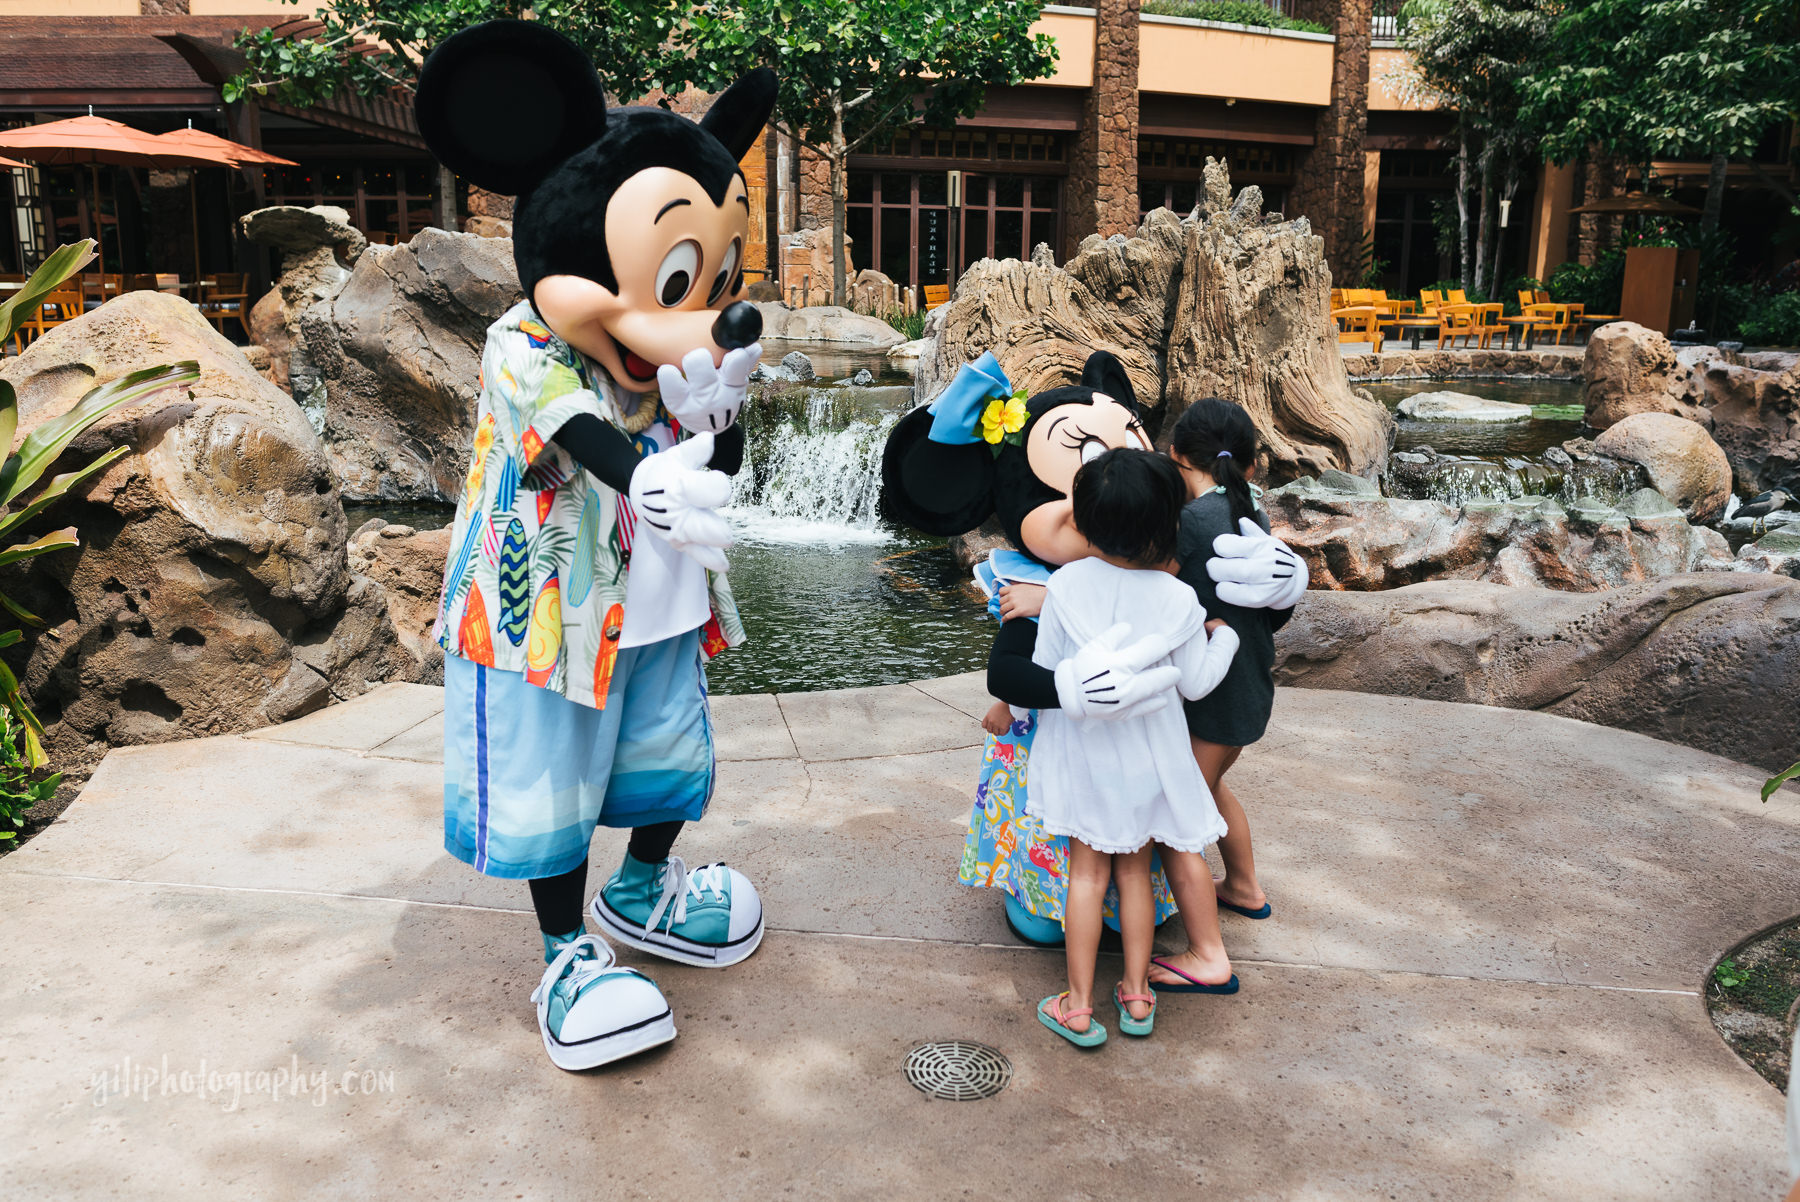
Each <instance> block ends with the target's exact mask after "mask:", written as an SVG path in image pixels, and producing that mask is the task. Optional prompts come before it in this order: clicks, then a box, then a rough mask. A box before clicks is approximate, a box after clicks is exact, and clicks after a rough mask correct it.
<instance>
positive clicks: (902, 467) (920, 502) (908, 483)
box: [881, 351, 1146, 554]
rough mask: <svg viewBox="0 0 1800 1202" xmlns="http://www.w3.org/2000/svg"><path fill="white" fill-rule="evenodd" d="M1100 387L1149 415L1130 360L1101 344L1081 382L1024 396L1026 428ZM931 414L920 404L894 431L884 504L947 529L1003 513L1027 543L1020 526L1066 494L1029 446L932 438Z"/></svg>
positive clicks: (919, 523)
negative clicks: (1130, 373)
mask: <svg viewBox="0 0 1800 1202" xmlns="http://www.w3.org/2000/svg"><path fill="white" fill-rule="evenodd" d="M1097 392H1098V393H1104V394H1106V395H1107V396H1110V397H1111V398H1112V399H1113V400H1115V401H1117V402H1119V404H1121V405H1124V406H1125V407H1126V408H1127V409H1129V410H1131V412H1132V413H1133V414H1135V415H1136V416H1137V418H1138V420H1139V421H1143V420H1144V419H1145V417H1146V413H1145V410H1144V408H1143V406H1141V405H1139V404H1138V402H1137V394H1136V393H1135V392H1134V391H1133V390H1132V387H1131V380H1130V378H1129V377H1127V376H1126V374H1125V365H1124V364H1122V363H1121V362H1119V360H1118V358H1117V357H1116V356H1115V355H1113V354H1112V353H1111V352H1109V351H1095V352H1094V353H1093V354H1091V355H1089V356H1088V359H1087V362H1086V363H1085V364H1084V365H1083V366H1082V370H1081V383H1080V384H1070V385H1066V386H1064V387H1061V388H1051V389H1048V390H1047V391H1044V392H1040V393H1038V394H1037V395H1036V396H1034V397H1032V398H1031V399H1030V400H1029V401H1027V402H1025V414H1026V417H1025V426H1024V428H1023V429H1022V430H1021V431H1020V433H1021V434H1023V435H1025V436H1027V437H1029V436H1030V434H1031V430H1032V427H1033V426H1035V425H1036V424H1037V423H1038V422H1039V421H1041V420H1043V418H1044V416H1045V415H1046V414H1048V413H1049V412H1050V411H1051V410H1053V409H1058V408H1060V407H1062V406H1063V405H1089V404H1092V403H1093V400H1094V394H1095V393H1097ZM931 416H932V415H931V411H930V407H929V406H928V405H921V406H919V407H918V408H917V409H914V410H913V411H912V412H911V413H908V414H907V415H906V416H905V417H903V418H901V419H900V421H899V423H898V424H897V425H895V427H894V429H893V432H892V433H890V434H889V435H888V441H887V446H886V447H885V448H883V451H882V458H881V503H882V507H883V510H884V511H885V512H886V513H887V515H888V516H889V517H892V518H895V519H896V520H898V521H901V522H904V523H905V524H906V525H908V526H911V527H913V528H914V529H917V530H922V531H924V532H925V533H926V534H935V535H938V536H940V537H948V536H950V535H955V534H963V533H966V532H968V531H970V530H974V529H976V528H977V527H978V526H980V525H981V524H982V523H983V522H985V521H987V519H988V518H990V517H996V518H998V519H999V521H1000V528H1001V530H1002V531H1004V532H1005V534H1006V537H1007V539H1008V540H1009V541H1010V542H1011V543H1012V545H1013V546H1015V547H1017V548H1018V549H1019V550H1020V551H1025V542H1024V539H1023V537H1022V535H1021V533H1020V531H1021V528H1022V527H1023V525H1024V522H1025V519H1026V517H1028V516H1029V515H1030V514H1031V511H1032V510H1034V509H1037V508H1038V507H1039V506H1041V505H1047V504H1049V503H1050V502H1052V501H1060V500H1064V499H1065V498H1064V496H1063V494H1062V493H1060V492H1058V491H1057V490H1056V489H1054V488H1051V487H1050V486H1049V485H1048V484H1045V483H1044V482H1043V481H1042V480H1040V479H1038V477H1037V473H1036V472H1034V471H1032V470H1031V460H1030V458H1029V456H1027V454H1026V452H1025V448H1024V447H1023V446H1015V445H1013V444H1011V443H1005V444H1002V445H1001V447H1000V448H999V453H998V454H996V453H995V452H994V450H993V448H991V447H990V446H988V444H987V443H984V442H977V443H971V444H963V445H946V444H944V443H936V442H932V441H930V439H929V438H928V437H927V435H928V434H929V432H930V430H931ZM1026 554H1030V552H1028V551H1026Z"/></svg>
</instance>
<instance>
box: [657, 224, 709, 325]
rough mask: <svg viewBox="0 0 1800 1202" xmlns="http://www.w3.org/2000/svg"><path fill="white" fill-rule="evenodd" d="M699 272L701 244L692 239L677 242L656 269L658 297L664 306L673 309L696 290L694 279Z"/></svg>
mask: <svg viewBox="0 0 1800 1202" xmlns="http://www.w3.org/2000/svg"><path fill="white" fill-rule="evenodd" d="M699 274H700V244H699V243H698V242H695V241H693V240H692V239H689V240H688V241H686V242H678V243H676V244H675V249H673V250H671V251H670V252H669V253H668V254H666V255H664V256H663V261H662V266H661V267H658V268H657V269H656V299H657V300H658V301H660V302H661V303H662V307H663V308H665V309H673V308H674V307H675V306H676V305H679V304H680V303H681V302H682V301H684V300H686V299H687V298H688V293H690V292H692V291H693V290H694V280H695V278H696V277H698V276H699Z"/></svg>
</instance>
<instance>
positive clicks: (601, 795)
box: [444, 630, 713, 880]
mask: <svg viewBox="0 0 1800 1202" xmlns="http://www.w3.org/2000/svg"><path fill="white" fill-rule="evenodd" d="M712 791H713V733H712V718H711V715H710V714H709V713H708V712H707V706H706V669H705V667H704V660H703V657H702V655H701V653H700V632H699V631H697V630H693V631H689V632H688V633H687V634H684V635H681V636H679V637H677V638H672V639H664V640H662V641H661V642H657V643H650V644H647V645H645V646H642V647H626V648H622V649H621V650H620V651H619V658H618V661H617V662H616V664H615V665H614V668H613V678H612V685H611V688H610V689H609V690H608V691H607V695H606V708H605V709H600V710H597V709H594V708H592V707H591V706H586V705H582V704H580V703H579V702H575V701H570V700H568V699H567V698H565V697H563V696H562V695H561V694H558V693H553V692H551V691H550V690H548V689H542V688H539V687H537V686H536V685H533V684H528V683H527V682H526V680H525V678H524V676H522V675H520V674H519V673H517V672H507V671H503V670H500V669H497V668H486V667H483V666H481V665H480V664H476V663H472V662H470V661H468V660H465V659H462V658H460V657H458V656H454V655H447V656H445V657H444V850H446V851H448V852H449V853H450V854H451V855H453V856H455V857H456V858H457V859H459V860H461V861H463V862H464V863H465V864H469V865H472V866H473V867H474V868H475V870H476V871H477V872H480V873H483V874H485V875H487V876H496V877H506V878H508V879H511V880H537V879H541V878H543V877H549V876H557V875H559V874H561V873H564V872H568V871H569V870H570V869H572V868H575V867H576V866H577V865H580V864H583V863H585V862H586V861H587V856H588V843H589V842H590V841H591V840H592V838H593V835H594V828H595V827H596V826H610V827H639V826H649V825H650V824H652V823H657V822H676V821H683V822H693V821H697V820H698V819H699V818H700V817H701V816H702V815H704V814H705V813H706V806H707V803H708V802H710V801H711V800H712Z"/></svg>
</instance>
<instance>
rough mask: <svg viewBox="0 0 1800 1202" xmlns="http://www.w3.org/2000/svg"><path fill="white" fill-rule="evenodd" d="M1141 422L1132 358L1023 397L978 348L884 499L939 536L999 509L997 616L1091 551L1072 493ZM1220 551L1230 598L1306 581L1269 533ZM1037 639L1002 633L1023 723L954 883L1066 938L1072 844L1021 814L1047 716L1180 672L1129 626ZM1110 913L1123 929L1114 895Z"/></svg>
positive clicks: (1161, 907) (935, 407)
mask: <svg viewBox="0 0 1800 1202" xmlns="http://www.w3.org/2000/svg"><path fill="white" fill-rule="evenodd" d="M1145 416H1146V413H1145V411H1144V409H1143V407H1142V406H1140V405H1139V404H1138V403H1137V399H1136V395H1135V393H1134V391H1133V389H1132V387H1131V382H1130V380H1129V378H1128V377H1127V376H1126V373H1125V369H1124V365H1123V364H1121V363H1120V362H1119V360H1118V359H1117V358H1116V357H1115V356H1113V355H1112V354H1110V353H1108V352H1106V351H1096V352H1094V353H1093V354H1092V355H1090V356H1089V357H1088V360H1087V362H1086V363H1085V364H1084V365H1083V368H1082V374H1081V383H1080V384H1079V385H1074V386H1068V387H1062V388H1052V389H1049V390H1047V391H1045V392H1041V393H1039V394H1038V395H1036V396H1034V397H1030V398H1029V399H1027V398H1025V397H1024V396H1023V395H1022V394H1018V393H1015V392H1014V390H1013V387H1012V385H1011V383H1010V382H1009V381H1008V380H1007V378H1006V374H1005V373H1004V372H1003V371H1002V370H1001V368H1000V364H999V362H998V361H997V360H996V359H995V358H994V356H993V354H992V353H991V352H990V353H987V354H983V355H982V356H981V357H980V358H978V359H976V360H975V362H973V363H969V364H965V365H964V366H963V367H962V368H961V369H959V370H958V372H957V374H956V376H955V378H953V379H952V380H951V382H950V384H949V385H948V386H947V387H946V388H945V390H944V391H943V392H942V393H940V394H939V396H938V397H937V398H936V399H934V400H933V401H932V402H931V403H930V404H929V405H925V406H921V407H920V408H918V409H915V410H913V412H911V413H909V414H908V415H907V416H906V417H904V418H902V419H901V421H900V422H899V423H898V424H897V425H896V426H895V427H894V430H893V432H892V433H891V434H890V435H889V437H888V442H887V446H886V447H885V448H884V451H883V457H882V498H883V502H884V503H885V505H886V506H887V508H888V512H889V513H890V514H891V515H892V516H894V517H895V518H897V519H899V520H900V521H903V522H905V523H907V524H908V525H910V526H913V527H915V528H917V529H919V530H922V531H924V532H925V533H927V534H935V535H939V536H944V537H948V536H951V535H957V534H963V533H966V532H968V531H971V530H974V529H976V528H977V527H979V526H980V525H981V524H982V523H983V522H985V521H986V520H987V519H988V518H989V517H997V518H998V520H999V522H1000V526H1001V529H1002V530H1003V531H1004V532H1005V534H1006V536H1007V539H1008V540H1009V541H1010V542H1011V543H1012V546H1013V547H1015V548H1018V550H1010V549H1007V550H998V551H995V552H993V553H992V555H991V556H990V557H989V559H988V560H987V561H986V562H985V563H983V564H980V565H978V566H977V567H976V571H975V576H976V580H977V582H978V583H980V584H981V585H982V587H983V589H984V591H986V592H987V593H988V594H989V597H990V601H989V607H988V608H989V612H990V613H992V614H993V615H994V616H995V617H996V618H999V617H1000V616H1001V615H1000V608H999V598H998V596H997V593H998V590H999V588H1000V587H1002V586H1003V585H1006V584H1014V583H1022V584H1042V583H1044V582H1045V581H1047V580H1048V579H1049V577H1050V573H1051V571H1052V570H1053V569H1054V568H1056V567H1060V566H1061V565H1063V564H1065V563H1067V562H1069V561H1070V560H1071V559H1074V558H1076V557H1078V556H1080V555H1083V554H1086V553H1087V551H1086V547H1085V540H1082V539H1081V538H1080V535H1079V534H1078V533H1077V532H1076V531H1075V529H1074V523H1073V520H1072V517H1071V514H1070V507H1069V503H1068V501H1069V497H1070V494H1071V491H1072V487H1073V482H1074V479H1075V473H1076V471H1077V470H1078V469H1079V468H1080V467H1081V465H1082V464H1083V463H1085V462H1087V461H1088V460H1090V459H1094V458H1097V457H1098V456H1099V455H1101V454H1103V453H1104V452H1106V451H1108V450H1111V449H1113V448H1115V447H1137V448H1140V449H1144V450H1149V449H1151V440H1150V436H1149V432H1148V431H1147V430H1146V429H1145V426H1144V419H1145ZM1214 550H1215V555H1216V558H1214V559H1212V560H1210V561H1208V571H1209V572H1210V573H1211V574H1212V576H1213V578H1214V579H1215V580H1219V581H1223V582H1226V583H1221V584H1220V586H1219V595H1220V596H1221V597H1222V598H1224V599H1226V600H1229V601H1231V602H1233V603H1234V604H1238V605H1243V606H1246V607H1252V608H1264V607H1276V608H1285V607H1288V606H1291V605H1293V604H1294V602H1295V601H1296V600H1298V599H1299V596H1300V594H1301V593H1303V592H1304V591H1305V588H1306V575H1305V571H1304V568H1303V566H1302V567H1298V568H1297V567H1296V566H1295V565H1296V564H1297V563H1298V560H1297V559H1296V557H1294V556H1293V553H1292V552H1291V551H1289V550H1288V549H1287V548H1286V547H1285V546H1283V545H1282V544H1281V542H1280V541H1279V540H1277V539H1274V538H1273V537H1270V536H1268V535H1267V534H1266V533H1265V532H1263V531H1261V530H1260V529H1259V530H1257V531H1256V533H1255V535H1254V536H1252V535H1251V534H1250V532H1249V529H1248V528H1246V530H1245V533H1244V534H1243V535H1231V536H1224V537H1221V538H1219V539H1218V540H1217V542H1216V545H1215V548H1214ZM1037 633H1038V628H1037V622H1036V620H1035V619H1034V618H1023V617H1021V618H1013V619H1011V620H1007V621H1003V622H1002V624H1001V627H1000V631H999V633H998V634H997V635H996V636H995V639H994V646H993V650H992V653H991V655H990V658H989V661H988V691H989V693H990V694H992V695H993V696H995V697H997V698H999V699H1000V700H1002V701H1005V702H1007V703H1009V704H1010V705H1012V706H1013V707H1014V714H1013V716H1014V719H1015V721H1014V722H1013V724H1012V726H1011V728H1010V729H1009V730H1008V731H1007V732H1006V733H1005V734H1002V735H992V734H990V735H989V736H988V737H987V740H986V742H985V746H984V749H983V755H982V765H983V767H982V780H981V782H980V784H979V785H978V786H977V788H976V792H975V806H974V809H973V811H972V813H971V814H970V817H969V831H968V836H967V838H966V840H965V842H964V846H963V857H962V864H961V867H960V869H959V871H958V879H960V880H961V881H962V882H963V883H964V884H966V885H973V886H976V887H985V888H996V889H1000V890H1001V891H1002V892H1003V894H1004V896H1005V900H1006V921H1007V925H1008V926H1010V927H1011V928H1012V931H1013V933H1014V934H1015V935H1017V936H1018V937H1019V938H1020V939H1021V940H1023V941H1025V942H1027V943H1033V944H1038V945H1041V946H1056V945H1058V944H1060V943H1061V942H1062V938H1063V932H1062V915H1063V903H1064V899H1065V897H1066V895H1067V891H1068V873H1067V865H1068V842H1067V840H1066V839H1063V838H1061V837H1058V836H1052V835H1050V834H1048V833H1047V832H1046V831H1044V830H1043V829H1042V827H1041V825H1040V824H1039V823H1038V822H1037V821H1036V819H1035V818H1033V817H1032V816H1031V815H1029V814H1027V813H1026V804H1025V800H1026V789H1027V778H1028V761H1029V758H1030V751H1031V742H1032V737H1033V735H1034V733H1035V732H1036V729H1037V711H1039V710H1042V709H1054V708H1061V709H1063V710H1065V711H1067V712H1069V713H1070V714H1071V715H1072V716H1076V717H1080V718H1084V719H1090V720H1097V721H1105V720H1108V719H1110V718H1121V717H1127V716H1132V715H1134V714H1138V713H1142V712H1144V709H1143V707H1145V706H1146V705H1152V704H1155V702H1154V701H1151V700H1150V699H1151V698H1154V697H1156V696H1157V695H1158V694H1162V695H1164V696H1165V697H1166V694H1167V691H1168V690H1169V689H1170V688H1172V687H1173V685H1174V680H1173V677H1172V675H1171V673H1172V672H1173V669H1170V668H1167V667H1163V668H1153V669H1150V670H1148V671H1146V670H1144V669H1145V665H1146V664H1148V663H1150V662H1151V661H1153V660H1154V659H1156V658H1157V657H1158V655H1160V649H1161V644H1160V643H1158V642H1157V641H1156V640H1155V639H1153V638H1151V637H1148V635H1146V637H1144V638H1142V639H1139V640H1138V641H1137V642H1135V643H1133V644H1131V645H1130V646H1122V644H1123V643H1124V642H1125V640H1126V639H1127V638H1128V637H1129V631H1127V630H1126V629H1124V628H1122V627H1115V628H1114V629H1112V630H1110V631H1107V632H1106V633H1105V634H1104V635H1102V636H1101V637H1100V638H1098V639H1096V640H1095V641H1094V642H1092V643H1090V644H1088V645H1087V646H1085V647H1083V648H1081V649H1080V650H1079V651H1077V652H1076V653H1075V654H1074V655H1073V656H1071V657H1070V658H1069V659H1067V660H1064V661H1063V662H1062V663H1061V664H1059V665H1058V666H1057V667H1056V668H1054V669H1051V668H1045V667H1041V666H1039V665H1037V664H1035V663H1033V662H1032V653H1033V651H1034V650H1035V649H1036V646H1037ZM1152 884H1153V888H1154V890H1155V896H1156V921H1157V922H1158V923H1159V924H1160V923H1161V922H1163V921H1164V920H1165V919H1167V918H1168V916H1169V915H1170V914H1172V913H1174V912H1175V902H1174V898H1173V896H1172V894H1171V892H1170V889H1169V885H1168V882H1167V880H1166V878H1165V877H1164V875H1163V873H1162V870H1161V867H1160V865H1158V866H1157V867H1155V869H1154V871H1153V876H1152ZM1107 919H1108V923H1109V925H1113V924H1114V923H1115V919H1114V914H1113V908H1112V904H1111V902H1110V901H1109V903H1108V908H1107Z"/></svg>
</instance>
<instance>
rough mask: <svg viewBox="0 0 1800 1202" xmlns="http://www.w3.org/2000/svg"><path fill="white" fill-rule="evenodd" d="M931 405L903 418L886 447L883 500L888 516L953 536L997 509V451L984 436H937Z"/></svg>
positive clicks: (919, 528)
mask: <svg viewBox="0 0 1800 1202" xmlns="http://www.w3.org/2000/svg"><path fill="white" fill-rule="evenodd" d="M930 433H931V410H930V407H929V406H925V405H921V406H919V407H918V408H917V409H914V410H913V411H912V412H911V413H909V414H907V415H906V416H905V417H903V418H901V419H900V421H899V423H898V424H897V425H895V426H894V429H893V432H892V433H890V434H889V435H888V440H887V446H886V447H885V448H884V449H883V450H882V453H881V502H882V506H883V507H884V508H885V509H886V510H887V513H888V516H890V517H892V518H894V519H895V520H896V521H899V522H904V523H905V524H906V525H908V526H911V527H913V528H914V529H915V530H921V531H923V532H924V533H926V534H935V535H938V536H939V537H943V538H948V537H949V536H950V535H953V534H964V533H967V532H968V531H970V530H973V529H975V528H976V527H977V526H979V525H981V523H983V522H985V521H986V520H987V519H988V515H989V514H991V513H993V512H994V453H993V451H992V450H990V449H989V448H988V445H987V444H986V443H984V442H977V443H970V444H967V445H963V446H949V445H946V444H944V443H941V442H932V441H931V440H930V439H929V438H928V437H926V436H927V435H928V434H930Z"/></svg>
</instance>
